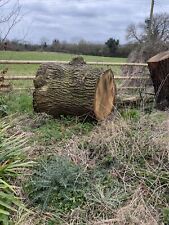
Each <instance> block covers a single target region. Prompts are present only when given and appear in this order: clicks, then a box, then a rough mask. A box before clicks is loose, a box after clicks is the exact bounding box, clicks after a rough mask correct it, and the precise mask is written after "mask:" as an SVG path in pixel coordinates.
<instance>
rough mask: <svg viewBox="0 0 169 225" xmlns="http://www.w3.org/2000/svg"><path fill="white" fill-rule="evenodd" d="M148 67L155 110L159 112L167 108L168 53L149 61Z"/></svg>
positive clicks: (168, 98) (168, 87) (168, 93)
mask: <svg viewBox="0 0 169 225" xmlns="http://www.w3.org/2000/svg"><path fill="white" fill-rule="evenodd" d="M148 67H149V70H150V74H151V79H152V82H153V86H154V91H155V96H156V106H157V108H158V109H161V110H164V109H166V108H169V51H166V52H162V53H160V54H158V55H156V56H154V57H152V58H151V59H149V60H148Z"/></svg>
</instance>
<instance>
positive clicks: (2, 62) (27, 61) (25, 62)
mask: <svg viewBox="0 0 169 225" xmlns="http://www.w3.org/2000/svg"><path fill="white" fill-rule="evenodd" d="M42 63H58V64H68V63H69V61H44V60H43V61H42V60H38V61H32V60H30V61H29V60H0V64H42ZM87 64H88V65H103V66H106V65H107V66H142V67H147V66H148V64H147V63H115V62H87Z"/></svg>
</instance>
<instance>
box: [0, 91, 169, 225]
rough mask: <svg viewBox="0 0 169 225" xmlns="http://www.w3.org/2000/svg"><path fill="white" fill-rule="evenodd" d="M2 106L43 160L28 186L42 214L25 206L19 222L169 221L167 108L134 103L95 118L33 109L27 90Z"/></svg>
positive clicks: (32, 202) (28, 196) (36, 156)
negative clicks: (161, 110)
mask: <svg viewBox="0 0 169 225" xmlns="http://www.w3.org/2000/svg"><path fill="white" fill-rule="evenodd" d="M0 105H1V106H2V105H3V107H1V108H2V111H3V110H4V111H5V114H7V115H8V116H9V117H10V118H11V119H10V120H11V121H12V124H11V132H12V133H11V134H13V133H14V132H18V133H22V132H24V133H25V134H26V135H29V136H31V140H32V141H31V143H30V148H29V149H30V150H29V152H28V154H27V158H28V159H31V160H32V159H34V160H35V161H36V162H37V165H36V166H35V167H34V168H33V170H32V171H30V173H31V174H33V175H32V176H31V178H30V179H28V180H27V182H26V186H24V187H23V190H24V193H25V196H26V201H27V202H28V204H29V207H30V208H31V209H32V207H33V209H32V211H34V212H36V213H35V214H34V215H29V214H26V215H25V214H24V215H22V214H21V216H20V215H19V212H18V214H17V217H16V218H17V220H18V221H23V222H22V223H20V224H24V225H25V223H26V222H25V221H29V220H30V221H31V222H30V223H31V224H33V225H34V224H35V225H36V224H38V222H39V223H40V224H47V225H54V224H106V222H105V221H109V223H110V224H111V223H112V224H140V221H141V223H144V224H152V225H155V224H160V223H162V222H163V223H164V224H167V223H168V220H169V219H168V218H169V213H168V211H169V210H168V209H169V201H168V194H167V193H168V190H169V174H168V150H167V143H168V136H167V135H168V133H167V130H166V128H165V126H164V125H165V124H164V125H163V123H164V121H166V120H167V119H168V115H167V113H159V112H152V113H149V114H145V113H144V112H141V111H140V109H136V108H135V109H129V108H128V109H122V111H121V112H118V113H117V112H116V114H115V115H114V118H113V119H112V120H108V121H107V122H106V121H105V122H103V123H101V124H96V123H93V124H92V123H91V122H87V121H80V120H78V118H72V117H61V118H58V119H53V118H51V117H50V116H47V115H46V114H34V113H33V110H32V94H31V93H29V94H28V93H27V92H22V93H20V94H18V93H10V94H7V95H5V96H3V97H2V96H1V104H0ZM72 177H73V178H72ZM69 179H71V182H70V181H69ZM72 181H73V182H72ZM81 182H82V183H81ZM84 183H85V184H84ZM81 184H82V186H81ZM44 193H45V194H44ZM89 209H90V210H89ZM40 217H41V221H39V220H40V219H39V218H40ZM34 220H35V221H36V222H33V221H34ZM111 221H116V222H115V223H114V222H111ZM138 221H139V222H138ZM16 224H17V221H16Z"/></svg>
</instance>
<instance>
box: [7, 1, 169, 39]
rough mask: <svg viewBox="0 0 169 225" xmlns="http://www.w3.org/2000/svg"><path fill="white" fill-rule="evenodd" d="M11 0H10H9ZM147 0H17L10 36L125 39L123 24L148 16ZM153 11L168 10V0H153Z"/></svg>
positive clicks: (20, 37) (19, 37)
mask: <svg viewBox="0 0 169 225" xmlns="http://www.w3.org/2000/svg"><path fill="white" fill-rule="evenodd" d="M13 1H14V0H13ZM150 2H151V0H20V3H21V5H22V13H23V14H24V17H23V20H22V21H21V22H20V23H19V24H18V25H17V27H16V28H15V29H14V30H13V32H12V33H11V34H10V38H16V39H22V38H23V37H24V38H25V40H27V41H32V42H34V43H37V42H40V41H41V40H42V39H44V40H45V39H46V40H48V41H49V42H50V41H52V40H53V39H59V40H66V41H69V42H76V41H79V40H81V39H85V40H87V41H91V42H103V43H104V42H105V41H106V40H107V39H108V38H109V37H114V38H118V39H120V42H121V43H125V41H126V40H125V33H126V28H127V26H128V25H129V24H131V23H138V22H141V21H144V20H145V17H147V16H149V12H150ZM155 2H156V3H155V10H154V11H155V13H160V12H169V0H155Z"/></svg>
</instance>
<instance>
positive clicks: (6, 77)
mask: <svg viewBox="0 0 169 225" xmlns="http://www.w3.org/2000/svg"><path fill="white" fill-rule="evenodd" d="M34 78H35V76H4V80H33V79H34ZM114 78H115V79H117V80H148V79H150V78H149V76H143V77H141V76H139V77H136V76H132V77H129V76H128V77H125V76H115V77H114Z"/></svg>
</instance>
